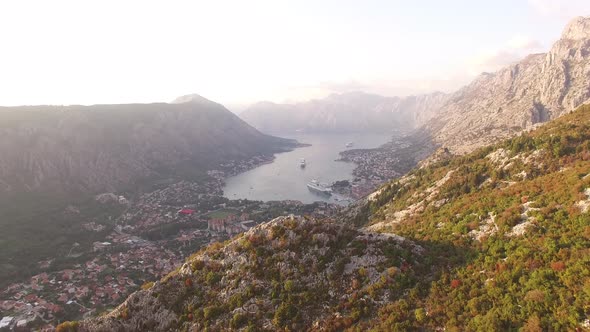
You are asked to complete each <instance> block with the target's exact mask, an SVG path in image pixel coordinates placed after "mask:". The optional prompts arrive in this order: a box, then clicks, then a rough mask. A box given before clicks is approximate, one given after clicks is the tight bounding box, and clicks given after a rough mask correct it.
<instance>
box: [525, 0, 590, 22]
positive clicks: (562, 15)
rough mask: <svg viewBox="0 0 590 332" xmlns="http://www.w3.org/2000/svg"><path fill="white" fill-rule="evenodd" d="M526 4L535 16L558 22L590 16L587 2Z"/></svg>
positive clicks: (565, 0) (530, 1)
mask: <svg viewBox="0 0 590 332" xmlns="http://www.w3.org/2000/svg"><path fill="white" fill-rule="evenodd" d="M528 4H529V6H531V7H532V8H533V10H534V11H535V12H536V13H537V14H540V15H542V16H545V17H550V18H555V19H558V20H570V19H571V18H572V17H575V16H578V15H588V14H590V5H589V4H588V0H528Z"/></svg>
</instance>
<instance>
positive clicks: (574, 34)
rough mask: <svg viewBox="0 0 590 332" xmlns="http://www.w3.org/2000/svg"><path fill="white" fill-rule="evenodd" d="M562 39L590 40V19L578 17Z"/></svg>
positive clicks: (568, 26) (566, 28) (567, 27)
mask: <svg viewBox="0 0 590 332" xmlns="http://www.w3.org/2000/svg"><path fill="white" fill-rule="evenodd" d="M561 39H573V40H580V39H590V17H583V16H578V17H576V18H574V19H573V20H572V21H570V23H568V25H567V26H566V27H565V30H564V31H563V34H562V35H561Z"/></svg>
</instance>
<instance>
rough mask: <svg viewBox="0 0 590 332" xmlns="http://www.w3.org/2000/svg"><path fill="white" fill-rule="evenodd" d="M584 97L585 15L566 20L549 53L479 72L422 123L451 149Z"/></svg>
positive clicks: (553, 114) (537, 119) (497, 135)
mask: <svg viewBox="0 0 590 332" xmlns="http://www.w3.org/2000/svg"><path fill="white" fill-rule="evenodd" d="M588 100H590V18H587V17H578V18H576V19H574V20H573V21H572V22H570V23H569V24H568V26H567V27H566V28H565V30H564V32H563V34H562V36H561V38H560V39H559V40H558V41H557V42H555V44H554V45H553V47H552V48H551V50H550V51H549V53H547V54H533V55H530V56H528V57H527V58H525V59H524V60H522V61H520V62H518V63H516V64H514V65H511V66H509V67H507V68H504V69H502V70H500V71H498V72H495V73H484V74H482V75H481V76H479V77H478V78H477V79H476V80H475V81H473V82H472V83H471V84H469V85H467V86H466V87H464V88H462V89H460V90H459V91H457V92H455V93H453V94H452V95H450V96H449V98H448V101H447V103H445V104H444V105H443V106H442V107H441V108H440V111H439V113H438V115H437V116H436V117H435V118H434V119H433V120H432V121H430V122H429V123H428V125H427V127H428V129H429V130H430V131H431V132H432V133H433V137H434V139H435V140H436V141H437V142H438V143H440V144H442V145H443V146H445V147H447V148H449V149H450V150H451V151H452V152H454V153H466V152H470V151H473V150H474V149H475V148H477V147H481V146H485V145H487V144H490V143H493V142H494V141H495V140H497V139H502V138H507V137H510V136H512V135H514V134H515V133H518V132H520V131H521V130H522V129H525V128H530V127H532V126H533V125H535V124H537V123H541V122H545V121H548V120H551V119H555V118H557V117H559V116H561V115H563V114H565V113H567V112H569V111H571V110H573V109H575V108H576V107H577V106H579V105H581V104H583V103H584V102H587V101H588Z"/></svg>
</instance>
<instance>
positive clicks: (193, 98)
mask: <svg viewBox="0 0 590 332" xmlns="http://www.w3.org/2000/svg"><path fill="white" fill-rule="evenodd" d="M185 103H191V104H195V105H203V106H206V105H209V106H211V105H219V104H218V103H216V102H214V101H211V100H209V99H207V98H205V97H203V96H201V95H198V94H196V93H193V94H189V95H184V96H180V97H178V98H176V99H174V100H173V101H172V104H185Z"/></svg>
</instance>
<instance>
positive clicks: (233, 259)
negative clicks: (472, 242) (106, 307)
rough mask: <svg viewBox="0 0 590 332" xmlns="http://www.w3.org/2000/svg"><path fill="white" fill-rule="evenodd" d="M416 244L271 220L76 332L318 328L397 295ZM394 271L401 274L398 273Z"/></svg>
mask: <svg viewBox="0 0 590 332" xmlns="http://www.w3.org/2000/svg"><path fill="white" fill-rule="evenodd" d="M423 251H424V249H423V248H422V247H420V246H418V245H416V244H413V243H412V242H410V241H407V240H405V239H403V238H401V237H399V236H395V235H379V234H371V233H365V232H362V231H358V230H354V229H352V228H349V227H347V226H344V225H342V224H335V223H330V222H322V221H317V220H313V219H306V218H303V217H295V216H290V217H280V218H277V219H274V220H272V221H270V222H267V223H265V224H262V225H260V226H257V227H255V228H253V229H251V230H249V231H247V232H246V233H244V234H242V235H240V236H238V237H236V238H234V239H232V240H231V241H229V242H226V243H223V244H222V243H219V244H217V245H213V246H211V247H209V248H207V249H205V250H203V251H201V252H198V253H196V254H194V255H193V256H192V257H191V258H190V259H188V260H187V261H186V263H185V264H184V265H183V266H182V267H181V268H180V269H179V270H177V271H175V272H172V273H171V274H170V275H168V276H167V277H165V278H164V279H162V280H161V281H158V282H156V283H155V284H154V285H153V286H152V287H151V288H150V289H147V290H143V291H140V292H137V293H135V294H133V295H132V296H130V297H129V298H128V299H127V300H126V301H125V302H124V303H123V304H122V305H121V306H119V307H118V308H117V309H116V310H114V311H112V312H111V313H109V314H108V315H106V316H103V317H99V318H96V319H91V320H88V321H84V322H82V324H81V325H80V326H79V329H80V331H145V330H150V331H169V330H191V331H197V330H204V329H208V330H213V331H218V330H229V329H236V330H237V329H254V330H257V331H260V330H268V331H273V330H282V329H288V330H306V329H311V330H326V329H330V326H331V328H338V327H346V326H350V325H351V324H352V323H353V322H355V321H356V320H358V319H359V318H360V317H361V316H364V315H366V314H367V313H368V312H370V311H371V310H372V308H375V307H379V306H381V305H382V304H383V303H386V302H389V301H391V300H392V299H395V298H397V297H399V296H401V294H402V292H403V287H404V285H403V283H402V280H403V282H406V283H412V282H413V281H412V280H413V279H412V276H413V275H414V274H415V271H417V270H421V269H423V268H424V266H423V263H422V255H423ZM401 276H403V277H401Z"/></svg>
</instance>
